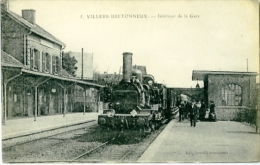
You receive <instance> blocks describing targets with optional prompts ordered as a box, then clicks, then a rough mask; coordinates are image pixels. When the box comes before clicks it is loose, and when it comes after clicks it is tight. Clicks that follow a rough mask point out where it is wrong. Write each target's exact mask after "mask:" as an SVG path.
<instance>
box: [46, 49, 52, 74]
mask: <svg viewBox="0 0 260 165" xmlns="http://www.w3.org/2000/svg"><path fill="white" fill-rule="evenodd" d="M50 70H51V55H49V54H48V53H46V70H45V71H46V72H50Z"/></svg>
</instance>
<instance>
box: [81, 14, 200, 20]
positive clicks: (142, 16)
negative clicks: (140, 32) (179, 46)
mask: <svg viewBox="0 0 260 165" xmlns="http://www.w3.org/2000/svg"><path fill="white" fill-rule="evenodd" d="M80 18H81V19H107V18H111V19H116V18H117V19H118V18H119V19H124V18H125V19H133V18H134V19H147V18H160V19H164V18H200V15H198V14H156V15H148V14H110V15H109V14H86V15H80Z"/></svg>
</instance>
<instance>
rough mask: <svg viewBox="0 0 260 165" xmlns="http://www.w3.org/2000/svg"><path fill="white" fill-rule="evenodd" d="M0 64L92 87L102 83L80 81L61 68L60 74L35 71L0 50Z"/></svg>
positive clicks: (25, 72) (100, 86)
mask: <svg viewBox="0 0 260 165" xmlns="http://www.w3.org/2000/svg"><path fill="white" fill-rule="evenodd" d="M1 65H2V67H9V68H10V67H11V68H19V69H21V72H22V73H24V74H31V75H37V76H43V77H46V78H52V79H57V80H61V81H68V82H74V83H77V84H81V85H86V86H90V87H93V88H103V87H104V86H103V85H99V84H95V83H91V82H86V81H82V80H81V79H77V78H76V77H73V76H72V75H70V74H69V73H68V72H67V71H66V70H64V69H62V71H61V72H62V75H52V74H49V73H43V72H37V71H32V70H30V69H29V68H28V67H26V66H24V65H23V64H22V63H21V62H20V61H18V60H17V59H15V58H14V57H13V56H11V55H10V54H8V53H6V52H4V51H1Z"/></svg>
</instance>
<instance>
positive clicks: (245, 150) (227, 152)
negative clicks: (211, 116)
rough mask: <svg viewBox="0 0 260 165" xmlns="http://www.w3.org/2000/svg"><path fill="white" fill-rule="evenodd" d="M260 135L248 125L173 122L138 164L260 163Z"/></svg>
mask: <svg viewBox="0 0 260 165" xmlns="http://www.w3.org/2000/svg"><path fill="white" fill-rule="evenodd" d="M259 158H260V135H259V134H257V133H255V128H254V127H252V126H250V125H246V124H245V123H239V122H232V121H217V122H197V126H196V127H191V126H190V123H189V121H188V120H184V121H183V122H178V121H176V120H172V121H171V122H170V123H169V124H168V125H167V126H166V128H165V129H164V130H163V131H162V132H161V134H160V135H159V136H158V137H157V138H156V139H155V140H154V142H153V143H152V144H151V145H150V146H149V147H148V148H147V150H146V151H145V152H144V153H143V154H142V156H141V157H140V158H139V159H138V161H137V162H138V163H146V162H149V163H190V162H195V163H201V162H206V163H230V162H233V163H237V162H259Z"/></svg>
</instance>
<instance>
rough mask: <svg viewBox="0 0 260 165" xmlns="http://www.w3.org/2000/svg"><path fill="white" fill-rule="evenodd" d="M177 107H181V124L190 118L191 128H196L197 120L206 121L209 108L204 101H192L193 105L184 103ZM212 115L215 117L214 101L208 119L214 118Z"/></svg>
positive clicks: (211, 102)
mask: <svg viewBox="0 0 260 165" xmlns="http://www.w3.org/2000/svg"><path fill="white" fill-rule="evenodd" d="M177 106H178V107H179V122H181V121H183V120H184V119H185V118H189V119H190V126H191V127H196V122H197V119H199V120H200V121H204V120H206V119H205V116H206V111H207V108H206V105H205V103H204V101H203V100H201V101H199V100H195V99H192V100H191V103H188V102H187V101H184V102H181V103H179V105H177ZM210 115H215V104H214V102H213V101H210V112H209V116H208V117H207V119H208V118H210V117H212V116H210ZM213 118H215V119H216V116H213Z"/></svg>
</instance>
